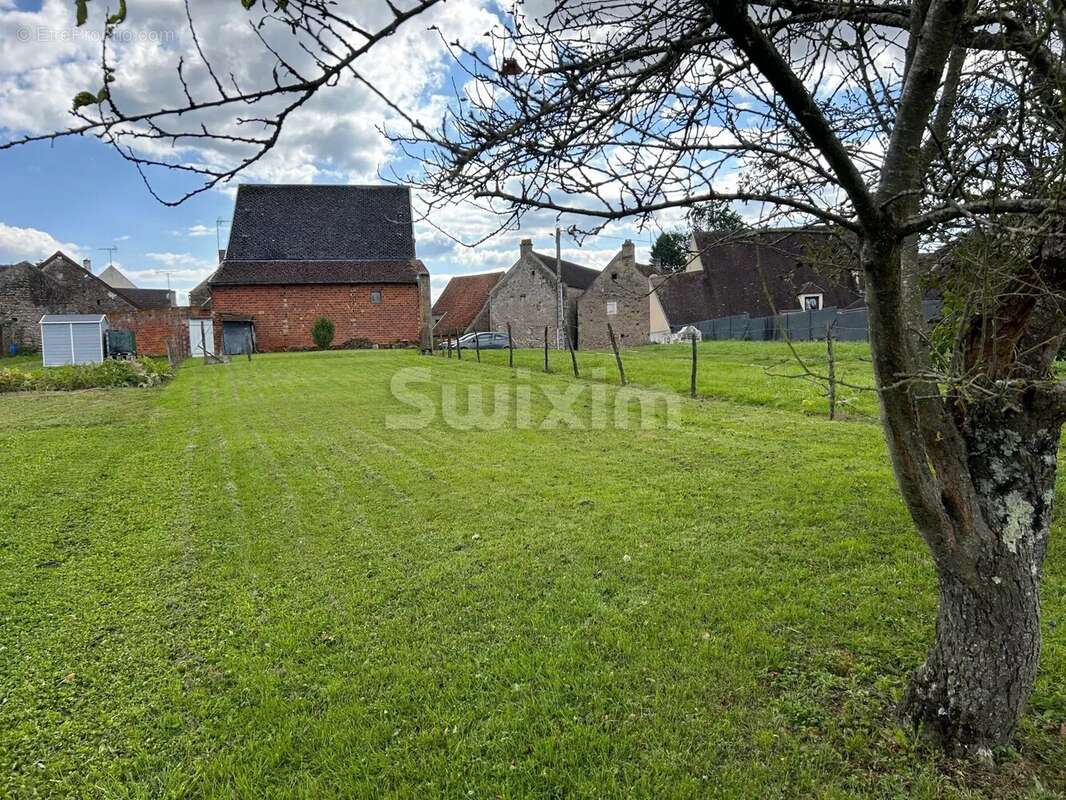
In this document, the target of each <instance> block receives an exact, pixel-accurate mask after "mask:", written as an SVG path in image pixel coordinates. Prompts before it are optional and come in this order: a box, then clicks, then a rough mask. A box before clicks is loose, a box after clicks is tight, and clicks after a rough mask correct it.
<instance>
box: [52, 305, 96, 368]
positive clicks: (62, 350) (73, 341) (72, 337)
mask: <svg viewBox="0 0 1066 800" xmlns="http://www.w3.org/2000/svg"><path fill="white" fill-rule="evenodd" d="M106 332H107V317H105V316H104V315H103V314H45V315H44V316H43V317H41V357H42V359H43V361H44V366H46V367H62V366H65V365H67V364H99V363H101V362H103V360H104V358H105V356H106V355H107V351H106V349H105V346H104V336H105V335H106Z"/></svg>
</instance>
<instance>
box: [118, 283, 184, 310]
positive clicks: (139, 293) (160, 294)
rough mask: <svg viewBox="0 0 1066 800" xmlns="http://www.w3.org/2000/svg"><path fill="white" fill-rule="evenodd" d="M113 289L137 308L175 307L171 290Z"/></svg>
mask: <svg viewBox="0 0 1066 800" xmlns="http://www.w3.org/2000/svg"><path fill="white" fill-rule="evenodd" d="M112 289H113V290H114V291H115V292H116V293H118V294H120V295H122V296H123V297H125V298H126V299H127V300H129V301H130V302H131V303H133V304H134V305H135V306H137V308H170V307H171V306H172V305H174V302H173V296H172V293H171V291H170V289H123V288H120V287H112Z"/></svg>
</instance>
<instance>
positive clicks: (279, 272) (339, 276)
mask: <svg viewBox="0 0 1066 800" xmlns="http://www.w3.org/2000/svg"><path fill="white" fill-rule="evenodd" d="M420 274H427V270H426V266H425V264H423V263H422V262H421V261H419V260H418V259H417V258H412V259H408V260H406V261H232V260H230V259H228V258H227V259H226V260H225V261H224V262H223V264H222V266H221V267H219V268H218V270H217V271H216V272H215V274H214V275H212V276H211V277H210V278H208V283H209V284H210V285H211V286H212V287H214V286H242V285H248V284H255V285H283V284H310V283H317V284H322V283H418V276H419V275H420Z"/></svg>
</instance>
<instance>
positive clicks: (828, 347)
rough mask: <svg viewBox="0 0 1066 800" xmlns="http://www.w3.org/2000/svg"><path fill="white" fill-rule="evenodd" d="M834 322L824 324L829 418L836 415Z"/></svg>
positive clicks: (834, 417) (832, 418)
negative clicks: (827, 363) (827, 366)
mask: <svg viewBox="0 0 1066 800" xmlns="http://www.w3.org/2000/svg"><path fill="white" fill-rule="evenodd" d="M835 324H836V320H834V321H833V322H832V323H831V324H829V325H826V326H825V351H826V355H827V357H828V359H829V370H828V373H829V419H831V420H834V419H836V416H837V365H836V359H835V358H834V357H833V325H835Z"/></svg>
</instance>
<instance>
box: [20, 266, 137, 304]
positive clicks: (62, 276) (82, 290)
mask: <svg viewBox="0 0 1066 800" xmlns="http://www.w3.org/2000/svg"><path fill="white" fill-rule="evenodd" d="M40 269H41V271H42V272H44V273H45V274H46V275H47V276H48V277H50V278H52V280H54V281H56V282H57V283H59V284H61V285H62V286H63V287H65V288H66V289H67V292H68V294H69V297H70V301H71V302H72V303H74V304H75V305H76V308H74V309H72V311H76V312H77V313H79V314H107V313H109V312H112V311H133V310H135V309H136V308H137V307H136V306H135V305H134V304H133V303H131V302H130V301H129V300H127V299H126V298H124V297H122V296H121V295H119V294H118V293H117V292H116V291H115V290H114V289H112V288H111V287H110V286H108V285H107V284H106V283H104V282H103V281H102V280H100V279H99V278H98V277H96V276H95V275H93V274H92V273H91V272H89V271H88V270H86V269H85V268H84V267H82V266H81V265H80V264H76V263H75V262H74V261H72V260H70V259H69V258H67V257H66V256H64V255H63V254H62V253H56V254H55V255H54V256H52V257H51V258H49V259H48V260H46V261H44V262H42V263H41V266H40Z"/></svg>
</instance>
